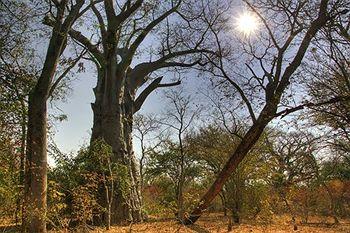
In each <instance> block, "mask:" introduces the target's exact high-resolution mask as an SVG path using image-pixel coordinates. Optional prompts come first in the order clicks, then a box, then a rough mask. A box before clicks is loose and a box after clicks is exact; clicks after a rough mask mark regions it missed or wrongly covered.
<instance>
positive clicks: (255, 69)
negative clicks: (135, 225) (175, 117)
mask: <svg viewBox="0 0 350 233" xmlns="http://www.w3.org/2000/svg"><path fill="white" fill-rule="evenodd" d="M244 2H245V4H246V6H247V8H248V9H249V10H250V12H251V14H252V15H251V16H250V17H255V19H253V21H259V22H261V29H260V31H257V32H256V33H255V34H250V35H249V34H248V35H247V31H245V32H246V35H245V39H246V40H247V41H246V42H243V56H242V55H241V54H242V53H240V56H241V57H244V56H246V58H247V59H246V61H243V62H242V63H243V64H244V65H245V67H246V69H247V70H246V72H245V71H244V70H242V68H241V67H243V66H241V67H238V68H237V69H234V68H233V67H232V66H233V64H232V62H233V56H232V55H231V56H230V52H231V51H232V45H231V43H232V39H230V40H227V37H226V40H225V35H224V33H225V31H224V30H222V31H221V33H214V34H215V35H216V40H217V46H218V48H219V52H218V53H219V59H212V58H210V57H208V59H210V60H211V62H210V65H211V66H210V67H209V69H207V70H206V71H207V72H210V73H211V74H212V75H213V76H214V77H215V78H217V79H218V80H219V84H220V81H221V83H223V85H224V88H223V89H224V91H227V92H228V93H226V96H228V97H231V96H233V98H231V99H232V104H234V103H235V102H234V100H235V99H236V100H237V98H238V100H239V101H240V103H241V104H242V106H243V107H244V108H245V110H247V111H245V113H246V116H248V117H249V118H250V127H248V129H247V130H246V132H245V133H244V135H243V137H242V140H241V142H240V143H239V144H238V146H237V148H236V149H235V151H234V152H233V153H232V155H231V156H230V158H229V159H228V161H227V162H226V164H225V166H224V167H223V169H222V170H221V172H220V173H219V174H218V176H217V178H216V180H215V181H214V183H213V184H212V185H211V187H210V188H209V189H208V191H207V192H206V193H205V194H204V196H203V197H202V198H201V200H200V201H199V204H198V205H197V206H196V207H195V208H194V210H193V211H192V213H191V214H190V216H189V217H188V219H187V221H186V222H185V223H186V224H192V223H194V222H196V221H197V219H198V218H199V217H200V216H201V214H202V213H203V212H204V211H205V210H206V209H207V208H208V207H209V205H210V203H211V202H212V200H213V199H214V198H215V197H216V196H217V195H218V194H219V193H220V191H221V189H222V187H223V185H224V184H225V182H226V181H227V180H228V178H229V177H230V175H231V174H232V172H233V171H235V169H236V168H237V167H238V165H239V164H240V162H241V161H242V160H243V158H245V156H246V155H247V153H248V152H249V151H250V150H251V148H252V147H253V146H254V144H255V143H256V142H257V141H258V140H259V138H260V136H261V135H262V133H263V131H264V129H265V128H266V126H267V125H268V124H269V123H270V122H271V121H272V120H273V119H275V118H276V117H279V116H285V115H287V114H289V113H291V112H295V111H297V110H300V109H303V108H305V107H309V106H312V105H315V103H310V102H308V103H304V104H300V105H298V106H289V105H288V104H289V103H290V102H289V101H290V100H293V98H290V97H293V94H295V93H293V92H291V89H290V87H291V84H294V83H293V81H294V80H295V79H294V76H295V75H296V73H297V72H298V68H299V67H300V65H301V63H302V61H303V60H304V57H305V54H306V53H307V51H308V48H309V47H310V44H311V42H312V41H313V39H314V38H315V36H316V34H317V33H318V32H319V31H320V30H321V29H322V28H324V27H325V26H326V25H327V23H329V22H330V21H331V20H332V19H334V18H336V17H342V16H343V13H344V11H343V9H344V8H346V7H347V5H346V1H336V2H333V1H328V0H320V1H293V0H291V1H277V2H271V1H264V0H262V1H260V0H256V1H248V0H245V1H244ZM226 31H227V30H226ZM230 33H232V32H231V31H230ZM226 36H227V35H226ZM225 42H226V43H225ZM239 68H240V69H239ZM237 71H238V72H237ZM230 90H233V91H231V92H230ZM288 96H289V98H288ZM336 101H338V100H337V99H332V98H331V99H328V100H327V99H326V100H322V104H327V103H328V104H329V103H334V102H336ZM318 104H321V103H318ZM286 105H287V106H286ZM242 110H244V109H242Z"/></svg>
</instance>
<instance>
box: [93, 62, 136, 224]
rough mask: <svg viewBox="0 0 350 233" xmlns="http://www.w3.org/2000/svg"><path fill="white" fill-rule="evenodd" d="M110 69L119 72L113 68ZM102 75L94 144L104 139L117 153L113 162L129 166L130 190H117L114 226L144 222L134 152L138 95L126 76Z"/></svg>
mask: <svg viewBox="0 0 350 233" xmlns="http://www.w3.org/2000/svg"><path fill="white" fill-rule="evenodd" d="M107 68H108V67H106V69H107ZM109 69H110V70H112V71H113V70H115V69H114V68H113V67H112V65H111V67H109ZM113 74H115V75H113ZM98 75H99V76H98V82H97V86H96V87H95V88H94V93H95V98H96V99H95V103H94V104H92V109H93V117H94V120H93V128H92V136H91V142H93V141H94V140H97V139H103V140H104V141H105V142H106V143H107V144H108V145H110V146H111V147H112V151H113V154H114V158H113V161H114V162H117V163H120V164H122V165H124V166H126V167H127V171H128V174H127V176H128V178H129V187H128V188H127V190H122V189H121V187H119V188H118V186H117V187H116V188H115V190H116V191H115V193H114V194H113V195H114V198H113V205H112V210H111V212H112V213H111V224H120V223H123V222H125V221H132V222H137V221H141V220H142V215H141V208H140V197H139V196H140V194H139V190H138V187H139V184H138V180H139V179H138V172H137V165H136V162H135V157H134V153H133V150H132V123H133V117H132V116H133V98H134V94H133V93H130V92H129V91H128V88H127V87H126V84H125V82H124V81H123V80H124V78H123V75H122V74H117V72H116V73H108V72H106V70H99V73H98ZM101 196H104V195H101ZM103 202H105V201H103ZM102 204H103V205H106V203H102Z"/></svg>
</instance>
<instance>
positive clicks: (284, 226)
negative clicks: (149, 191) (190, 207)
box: [94, 215, 350, 233]
mask: <svg viewBox="0 0 350 233" xmlns="http://www.w3.org/2000/svg"><path fill="white" fill-rule="evenodd" d="M288 219H289V218H287V217H286V216H282V217H279V218H276V219H274V220H273V222H274V223H272V224H257V223H255V224H254V223H252V222H243V223H242V224H241V225H239V226H233V227H232V230H231V231H228V222H229V220H228V218H227V217H223V216H220V215H210V216H203V217H202V218H200V220H199V221H198V222H197V223H196V224H195V225H193V226H188V227H187V226H184V225H181V224H179V223H177V222H176V221H175V220H174V219H158V220H153V221H150V222H147V223H140V224H133V225H130V226H124V227H113V228H112V229H111V230H109V231H105V230H102V229H99V230H95V231H94V233H100V232H106V233H107V232H108V233H119V232H120V233H130V232H146V233H147V232H149V233H163V232H181V233H185V232H186V233H187V232H188V233H190V232H199V233H209V232H218V233H219V232H220V233H223V232H225V233H226V232H239V233H251V232H256V233H260V232H264V233H287V232H305V233H311V232H313V233H321V232H322V233H343V232H344V233H350V222H349V221H342V222H341V224H339V225H333V224H331V220H330V219H326V218H315V217H314V218H311V219H310V223H309V224H303V225H302V224H298V230H297V231H294V230H293V226H292V225H291V224H290V223H289V221H288Z"/></svg>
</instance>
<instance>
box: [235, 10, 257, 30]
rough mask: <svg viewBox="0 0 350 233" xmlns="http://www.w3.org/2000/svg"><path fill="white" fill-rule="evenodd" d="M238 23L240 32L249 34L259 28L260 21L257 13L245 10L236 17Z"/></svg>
mask: <svg viewBox="0 0 350 233" xmlns="http://www.w3.org/2000/svg"><path fill="white" fill-rule="evenodd" d="M236 25H237V29H238V30H239V31H240V32H242V33H243V34H244V35H246V36H248V35H250V34H252V33H254V32H255V31H256V30H257V29H258V26H259V22H258V19H257V17H256V16H255V15H253V14H252V13H249V12H245V13H244V14H242V15H241V16H239V17H238V18H237V19H236Z"/></svg>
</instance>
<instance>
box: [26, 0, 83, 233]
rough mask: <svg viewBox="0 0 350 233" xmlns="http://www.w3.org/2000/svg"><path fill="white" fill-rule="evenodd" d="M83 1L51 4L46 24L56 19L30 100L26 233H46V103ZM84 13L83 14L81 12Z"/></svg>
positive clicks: (65, 1)
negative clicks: (70, 31)
mask: <svg viewBox="0 0 350 233" xmlns="http://www.w3.org/2000/svg"><path fill="white" fill-rule="evenodd" d="M84 2H85V1H84V0H77V1H68V0H63V1H56V0H52V1H49V7H48V8H49V9H50V10H49V13H48V15H47V16H46V18H45V21H47V20H50V19H51V18H54V20H55V23H54V25H53V28H52V31H51V36H50V40H49V44H48V48H47V52H46V57H45V60H44V64H43V68H42V70H41V74H40V75H39V78H38V80H37V82H36V83H35V85H34V88H33V89H32V90H31V92H30V94H29V100H28V132H27V151H26V166H25V198H24V206H25V207H24V217H23V231H24V232H46V193H47V100H48V98H49V97H50V95H51V94H52V91H53V89H54V88H55V87H56V86H57V83H58V82H60V81H61V80H62V75H63V77H64V75H65V72H64V73H63V74H62V75H61V76H59V77H57V79H55V73H56V68H57V64H58V62H59V58H60V56H61V54H62V53H63V51H64V49H65V46H66V44H67V36H68V32H69V30H70V29H71V27H72V25H73V23H74V22H75V21H76V20H77V18H79V16H81V15H82V14H83V13H84V11H86V10H87V8H85V9H82V7H83V5H84ZM81 9H82V10H81Z"/></svg>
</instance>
